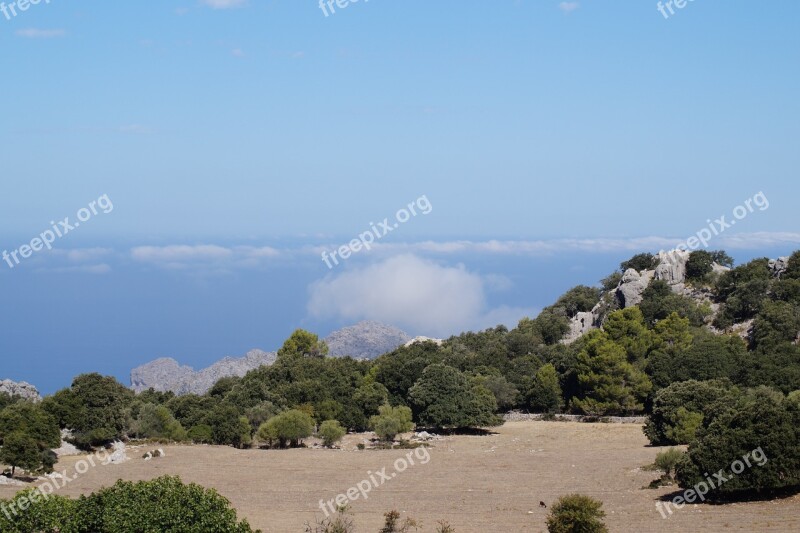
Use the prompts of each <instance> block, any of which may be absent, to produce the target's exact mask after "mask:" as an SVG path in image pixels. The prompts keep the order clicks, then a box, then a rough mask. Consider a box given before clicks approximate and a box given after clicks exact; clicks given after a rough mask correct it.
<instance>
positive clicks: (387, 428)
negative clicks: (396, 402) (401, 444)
mask: <svg viewBox="0 0 800 533" xmlns="http://www.w3.org/2000/svg"><path fill="white" fill-rule="evenodd" d="M411 420H412V414H411V409H410V408H409V407H406V406H404V405H401V406H398V407H392V406H391V405H389V404H386V405H383V406H381V407H380V408H379V409H378V414H377V415H375V416H373V417H371V418H370V420H369V425H370V428H371V429H372V431H374V432H375V434H376V435H378V437H379V438H380V439H381V440H383V441H386V442H391V441H393V440H394V438H395V437H396V436H397V435H399V434H401V433H405V432H407V431H411V430H412V429H414V423H413V422H412V421H411Z"/></svg>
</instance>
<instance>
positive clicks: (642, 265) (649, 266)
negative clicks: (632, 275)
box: [619, 253, 658, 272]
mask: <svg viewBox="0 0 800 533" xmlns="http://www.w3.org/2000/svg"><path fill="white" fill-rule="evenodd" d="M657 266H658V257H656V256H655V255H653V254H650V253H642V254H636V255H634V256H633V257H631V258H630V259H628V260H627V261H623V262H622V263H621V264H620V265H619V269H620V270H621V271H622V272H625V271H626V270H628V269H629V268H632V269H634V270H636V271H637V272H641V271H643V270H653V269H655V268H656V267H657Z"/></svg>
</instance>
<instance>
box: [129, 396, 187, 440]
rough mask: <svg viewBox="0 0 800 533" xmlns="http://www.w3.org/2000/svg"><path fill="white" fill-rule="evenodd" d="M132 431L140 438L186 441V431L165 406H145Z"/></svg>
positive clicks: (140, 411)
mask: <svg viewBox="0 0 800 533" xmlns="http://www.w3.org/2000/svg"><path fill="white" fill-rule="evenodd" d="M132 430H133V432H134V433H135V434H136V436H138V437H144V438H151V439H169V440H175V441H182V440H186V430H185V429H183V426H181V423H180V422H178V421H177V420H175V417H173V416H172V413H170V412H169V409H167V408H166V407H164V406H163V405H153V404H152V403H146V404H144V405H143V406H142V407H141V409H140V410H139V417H138V418H137V419H136V421H135V422H134V423H133V426H132Z"/></svg>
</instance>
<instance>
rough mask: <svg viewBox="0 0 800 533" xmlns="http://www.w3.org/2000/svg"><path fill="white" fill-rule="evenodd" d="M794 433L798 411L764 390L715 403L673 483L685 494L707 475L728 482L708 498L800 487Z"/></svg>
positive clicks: (798, 422) (798, 453)
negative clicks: (721, 474) (722, 477)
mask: <svg viewBox="0 0 800 533" xmlns="http://www.w3.org/2000/svg"><path fill="white" fill-rule="evenodd" d="M798 427H800V408H798V405H797V404H796V403H794V402H790V401H787V400H785V399H784V397H783V395H782V394H780V393H776V392H775V391H774V390H770V389H768V388H764V389H759V390H754V391H750V392H748V394H744V395H742V396H740V397H739V398H738V399H737V401H736V402H725V403H717V404H716V406H715V408H714V409H713V410H712V412H711V413H707V418H706V420H705V421H704V424H703V428H702V429H700V430H699V431H698V434H697V438H696V439H695V440H694V441H693V442H692V443H691V444H690V445H689V456H688V460H687V461H684V462H682V463H681V464H680V465H679V467H678V482H679V484H680V486H681V487H682V488H689V487H692V486H694V485H696V484H697V483H700V482H703V481H704V476H705V473H706V472H718V471H720V470H722V471H723V472H724V473H725V476H726V477H727V478H728V480H727V481H726V482H725V483H724V484H722V485H720V486H719V487H718V488H717V489H715V490H712V491H711V492H710V493H709V496H708V497H709V498H719V497H721V496H723V495H726V496H728V497H738V496H739V495H748V494H752V493H759V492H761V493H764V492H767V491H775V490H779V489H783V488H787V487H797V486H800V446H797V438H798V437H797V428H798ZM745 458H747V459H745ZM734 462H738V465H740V466H741V468H739V466H738V465H736V464H734ZM747 464H749V466H747ZM737 470H739V471H738V472H737ZM731 471H733V473H734V474H736V475H732V474H731Z"/></svg>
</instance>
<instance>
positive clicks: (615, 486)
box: [0, 422, 800, 533]
mask: <svg viewBox="0 0 800 533" xmlns="http://www.w3.org/2000/svg"><path fill="white" fill-rule="evenodd" d="M363 437H364V436H363V435H350V436H348V437H347V440H346V441H345V445H344V448H346V450H322V449H299V450H287V451H265V450H235V449H233V448H226V447H213V446H170V447H165V448H164V449H165V451H166V454H167V456H166V457H164V458H159V459H155V460H152V461H143V460H142V459H140V457H141V455H142V453H143V451H144V449H142V448H137V449H135V450H131V451H130V452H129V456H130V457H131V458H132V460H131V461H129V462H127V463H124V464H122V465H109V466H97V467H95V468H90V469H89V471H88V472H86V473H85V474H83V475H81V476H78V478H77V479H75V480H74V481H72V482H71V483H69V484H68V485H67V486H65V487H64V488H62V489H60V490H59V491H58V492H57V493H58V494H62V495H66V496H77V495H79V494H81V493H89V492H91V491H93V490H96V489H97V488H99V487H101V486H104V485H110V484H113V482H114V481H116V480H117V479H118V478H123V479H127V480H143V479H150V478H153V477H157V476H161V475H164V474H177V475H180V476H181V477H182V478H183V480H184V481H191V482H196V483H200V484H202V485H205V486H208V487H214V488H216V489H217V490H218V491H219V492H220V493H222V494H223V495H225V496H226V497H227V498H229V499H230V500H231V501H232V502H233V504H234V505H235V507H236V508H237V509H238V510H239V515H240V516H241V517H245V518H247V519H248V520H249V521H250V523H251V524H252V525H253V526H254V527H258V528H260V529H262V530H263V531H264V532H270V533H290V532H291V533H297V532H301V531H303V525H304V524H305V522H307V521H313V520H314V517H315V515H316V516H317V517H320V516H321V511H320V509H319V500H320V499H325V500H328V499H331V498H334V497H335V496H336V495H337V494H339V493H343V492H346V491H347V489H348V488H350V487H353V486H355V485H356V484H357V483H358V482H359V481H362V480H363V479H365V478H366V477H367V471H373V472H375V471H378V470H381V469H382V468H384V467H386V472H387V474H388V473H391V472H393V471H394V467H393V464H394V461H395V459H397V458H399V457H403V456H404V455H405V454H406V453H408V451H406V450H394V451H389V450H386V451H375V450H367V451H357V450H356V449H355V445H356V443H357V442H361V440H362V439H363ZM646 444H647V441H646V439H645V437H644V435H643V434H642V430H641V426H639V425H634V424H582V423H574V422H509V423H506V424H505V425H504V426H503V427H501V428H498V429H497V430H496V433H495V434H493V435H489V436H483V437H479V436H458V437H449V438H447V439H445V440H441V441H437V442H435V443H434V447H433V448H432V449H431V450H430V458H431V459H430V462H428V463H427V464H425V465H422V464H416V465H415V466H411V467H409V468H408V469H407V470H406V471H405V472H403V473H400V474H397V477H396V478H393V479H391V480H389V481H386V482H385V484H383V485H382V486H380V487H378V488H376V489H374V490H372V492H371V493H370V495H369V499H368V500H366V501H364V500H362V499H361V498H359V499H358V500H356V501H355V502H354V503H353V504H352V512H353V516H354V518H355V520H356V525H357V531H359V532H361V533H374V532H377V531H378V529H379V528H380V526H381V525H382V514H383V513H384V512H386V511H388V510H391V509H397V510H399V511H401V513H402V515H403V516H411V517H413V518H415V519H417V520H418V521H420V522H421V523H422V528H421V531H424V532H433V531H434V530H435V526H436V522H437V521H438V520H447V521H448V522H450V524H451V525H452V526H453V527H454V528H455V530H456V532H457V533H470V532H483V533H494V532H498V533H499V532H541V531H546V528H545V517H546V515H547V510H546V509H542V508H540V506H539V501H540V500H541V501H544V502H546V503H547V504H548V505H550V504H551V503H553V501H555V499H556V498H557V497H558V496H559V495H563V494H566V493H570V492H580V493H583V494H588V495H591V496H593V497H595V498H598V499H600V500H602V501H603V502H604V509H605V511H606V513H607V517H606V523H607V524H608V526H609V528H610V530H611V531H612V532H617V531H622V532H636V533H641V532H658V531H664V532H667V531H669V532H675V531H680V532H683V531H708V532H713V531H748V532H751V531H758V532H761V531H773V532H790V531H795V532H796V531H800V517H798V511H800V496H795V497H794V498H788V499H784V500H776V501H767V502H751V503H738V504H729V505H713V506H712V505H687V506H685V507H684V508H683V509H682V510H678V511H676V512H675V514H673V515H672V516H671V517H670V518H668V519H662V518H661V515H660V514H659V513H658V511H657V510H656V508H655V502H656V500H657V498H659V497H660V496H662V495H664V494H669V493H671V492H674V489H659V490H648V489H643V488H642V487H644V486H646V485H647V484H648V483H649V482H650V481H651V480H653V479H655V478H656V477H657V475H656V474H655V473H654V472H648V471H642V470H641V469H640V467H641V466H643V465H646V464H649V463H652V462H653V459H654V458H655V456H656V454H657V453H658V451H659V449H658V448H650V447H647V446H646ZM150 449H152V447H150ZM78 460H79V458H78V457H70V458H64V460H63V461H62V462H61V463H60V464H59V465H58V469H59V471H60V470H63V469H65V468H66V469H67V470H68V473H69V474H74V469H73V466H74V465H75V463H76V462H77V461H78ZM415 460H416V459H415ZM14 492H15V489H14V488H12V487H0V497H2V498H8V497H10V496H11V495H13V493H14Z"/></svg>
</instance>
